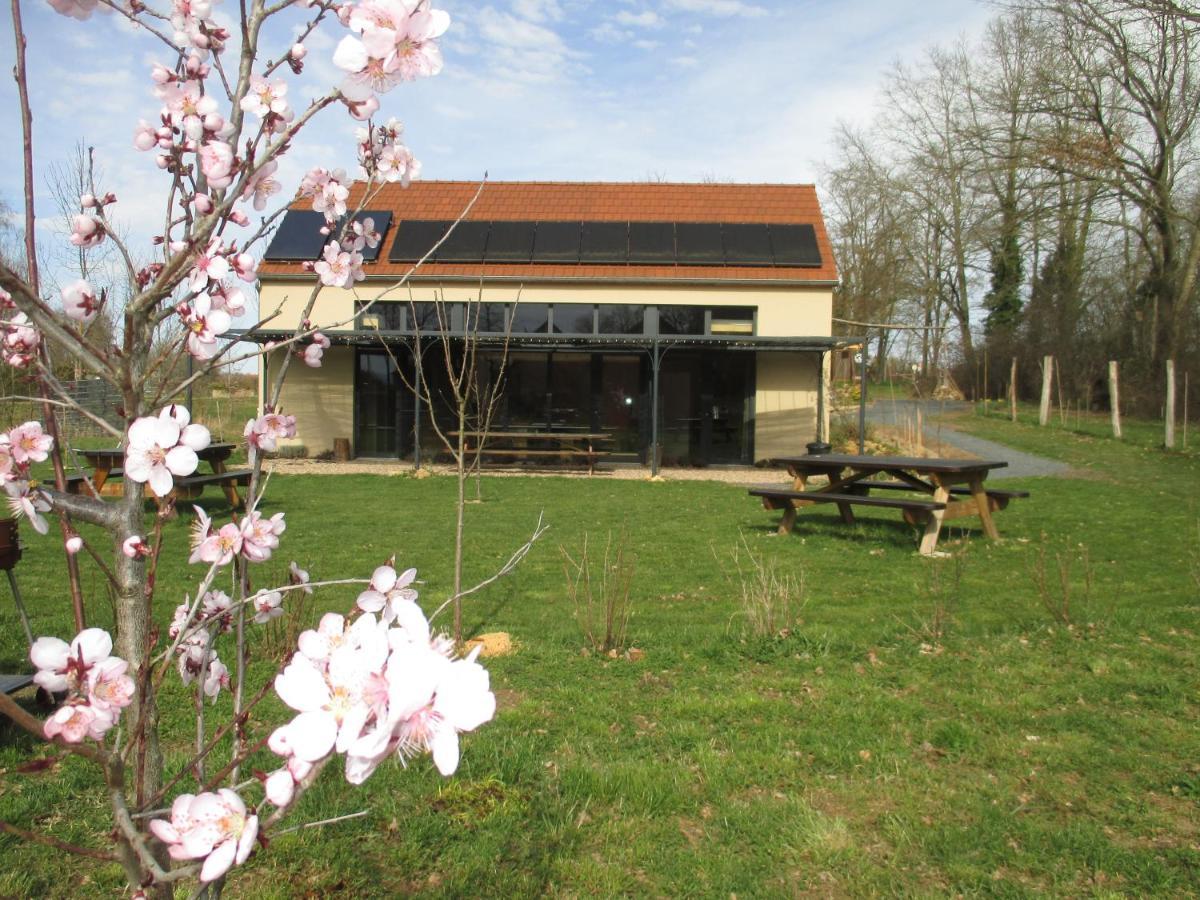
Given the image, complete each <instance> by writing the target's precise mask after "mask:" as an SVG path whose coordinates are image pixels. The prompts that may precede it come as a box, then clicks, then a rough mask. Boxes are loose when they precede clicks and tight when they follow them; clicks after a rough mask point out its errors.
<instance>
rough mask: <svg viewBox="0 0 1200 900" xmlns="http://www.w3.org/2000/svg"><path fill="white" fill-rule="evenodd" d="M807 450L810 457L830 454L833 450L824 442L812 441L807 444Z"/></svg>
mask: <svg viewBox="0 0 1200 900" xmlns="http://www.w3.org/2000/svg"><path fill="white" fill-rule="evenodd" d="M805 449H806V450H808V455H809V456H821V455H822V454H824V453H828V452H829V451H830V450H832V449H833V448H832V447H831V446H829V445H828V444H827V443H825V442H824V441H812V442H811V443H808V444H805Z"/></svg>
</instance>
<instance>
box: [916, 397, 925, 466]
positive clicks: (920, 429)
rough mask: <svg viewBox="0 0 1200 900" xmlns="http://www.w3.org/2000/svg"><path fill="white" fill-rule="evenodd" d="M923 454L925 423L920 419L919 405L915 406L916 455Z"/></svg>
mask: <svg viewBox="0 0 1200 900" xmlns="http://www.w3.org/2000/svg"><path fill="white" fill-rule="evenodd" d="M924 455H925V423H924V422H922V421H921V407H919V406H918V407H917V456H924Z"/></svg>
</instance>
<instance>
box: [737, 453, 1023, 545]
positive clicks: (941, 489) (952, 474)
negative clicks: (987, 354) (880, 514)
mask: <svg viewBox="0 0 1200 900" xmlns="http://www.w3.org/2000/svg"><path fill="white" fill-rule="evenodd" d="M774 462H775V463H776V464H778V465H783V466H786V467H787V470H788V472H789V473H790V474H791V476H792V482H793V483H792V489H791V490H788V489H786V488H775V487H764V488H753V489H751V491H750V493H751V495H753V496H756V497H760V498H761V499H762V503H763V507H764V508H766V509H777V510H782V511H783V519H782V521H781V522H780V524H779V533H780V534H788V533H790V532H791V530H792V526H793V525H794V524H795V522H796V513H797V511H798V510H800V509H802V508H803V507H805V506H811V505H814V504H818V503H836V504H837V507H838V512H839V513H840V514H841V517H842V521H844V522H846V523H847V524H853V523H854V512H853V507H854V506H874V507H882V508H890V509H899V510H901V512H902V513H903V515H904V519H905V521H907V522H908V523H909V524H911V525H924V526H925V531H924V534H923V535H922V536H921V555H922V556H933V555H934V554H935V552H936V550H937V542H938V534H939V533H940V532H941V528H942V523H943V522H945V521H947V520H951V519H958V518H963V517H968V516H970V517H977V518H978V519H979V521H980V524H981V525H982V526H983V532H984V534H986V535H987V536H988V537H989V538H991V539H993V540H995V539H997V538H999V536H1000V535H999V532H998V531H997V530H996V523H995V522H994V521H993V520H992V513H993V512H995V511H997V510H1000V509H1004V508H1005V507H1006V506H1008V503H1009V501H1010V500H1013V499H1016V498H1019V497H1028V496H1029V492H1028V491H1012V490H989V489H987V488H985V487H984V481H985V480H986V479H987V476H988V473H989V472H991V471H992V470H993V469H1000V468H1003V467H1005V466H1007V465H1008V463H1006V462H1004V461H1002V460H988V459H934V458H922V457H914V456H858V455H854V454H841V453H822V454H808V455H806V456H787V457H780V458H778V459H776V460H774ZM881 475H882V476H885V477H884V478H883V479H880V478H878V476H881ZM817 476H825V477H826V478H827V479H828V484H825V485H821V486H820V487H816V488H810V487H809V480H810V479H812V478H815V477H817ZM872 491H883V492H884V493H885V495H884V496H879V495H878V494H872ZM901 495H902V496H901ZM914 495H916V496H914Z"/></svg>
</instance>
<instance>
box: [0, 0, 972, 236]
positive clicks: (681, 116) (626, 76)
mask: <svg viewBox="0 0 1200 900" xmlns="http://www.w3.org/2000/svg"><path fill="white" fill-rule="evenodd" d="M440 5H441V6H442V7H443V8H445V9H446V10H448V11H449V12H450V14H451V17H452V20H453V24H452V25H451V28H450V31H449V32H448V33H447V34H446V36H445V38H444V39H443V50H444V55H445V60H446V67H445V70H444V71H443V73H442V74H441V75H440V76H438V77H436V78H433V79H429V80H426V81H423V82H418V83H415V84H409V85H402V86H400V87H399V88H397V89H396V90H395V91H393V92H391V93H390V94H388V95H386V96H385V97H384V98H383V109H382V114H383V115H384V117H386V116H396V117H398V118H400V119H401V120H402V121H404V123H405V126H406V134H407V139H408V143H409V146H410V147H411V148H412V150H413V151H414V153H415V154H416V155H417V157H418V158H419V159H420V160H421V161H422V164H423V166H424V173H423V174H424V177H426V178H437V179H443V178H454V179H475V178H478V177H480V176H481V175H482V174H483V172H484V171H485V170H486V171H488V172H489V174H490V177H491V178H492V179H494V180H509V179H544V180H589V179H596V180H613V181H621V180H635V181H636V180H644V179H647V178H651V177H654V178H666V179H669V180H672V181H690V180H699V179H702V178H706V177H710V178H716V179H720V180H730V181H755V182H763V181H766V182H811V181H817V182H818V183H819V178H820V165H821V163H822V161H823V160H824V159H825V158H827V156H828V154H829V141H830V137H831V135H832V132H833V129H834V126H835V124H836V123H837V121H838V120H839V119H844V120H849V121H856V122H865V121H868V120H869V119H870V117H871V115H872V113H873V112H874V111H875V109H876V102H877V95H878V87H879V85H880V83H881V77H882V75H883V73H884V72H886V71H887V69H888V68H889V67H890V66H891V65H893V64H894V63H895V62H896V61H897V60H910V61H912V60H916V59H918V58H919V57H920V56H921V54H922V53H923V52H924V50H925V49H926V48H928V47H929V46H930V45H932V44H935V43H948V42H951V41H954V40H957V39H958V38H959V37H960V36H966V37H967V38H974V37H977V36H978V35H979V34H980V32H981V31H982V28H983V26H984V24H985V23H986V21H987V19H988V18H989V17H990V16H991V15H992V14H993V13H994V9H993V8H991V7H989V6H988V5H987V4H985V3H982V2H976V0H924V2H920V3H915V2H905V0H840V2H833V0H825V2H818V0H791V2H787V0H609V2H591V0H496V2H490V3H479V2H466V0H445V2H443V3H441V4H440ZM218 9H220V7H218ZM235 10H236V6H234V5H232V4H230V3H229V2H228V0H227V2H226V5H225V9H222V10H220V13H219V14H218V20H222V19H223V20H224V21H229V18H228V17H229V16H230V15H231V14H232V13H233V12H234V11H235ZM24 15H25V19H26V30H27V32H28V36H29V62H30V67H31V80H32V91H33V99H34V106H35V165H36V167H37V177H38V179H39V198H38V204H39V213H40V214H42V215H48V214H50V213H51V206H50V204H49V200H48V199H47V197H46V192H45V188H44V185H43V184H42V179H44V177H45V175H46V172H47V169H48V166H49V165H50V164H51V163H53V162H56V161H62V160H63V159H64V158H65V156H66V155H67V154H68V152H69V150H70V148H71V146H72V145H73V144H74V143H75V142H77V141H80V140H83V141H86V142H88V143H90V144H93V145H95V147H96V151H97V159H98V162H99V165H100V167H101V169H102V171H103V173H104V175H105V181H104V184H103V185H102V188H103V189H108V190H113V191H115V192H116V193H117V195H118V197H119V199H120V201H121V202H120V203H119V204H118V208H117V209H116V210H115V212H117V213H118V214H119V215H122V216H124V217H125V220H126V221H127V222H128V223H129V225H130V227H131V230H132V232H133V234H134V235H138V234H140V233H144V229H143V227H141V225H140V223H142V222H147V223H148V222H149V221H153V220H152V219H149V218H148V217H149V216H154V218H155V219H157V218H158V217H160V216H161V211H159V212H157V214H155V212H154V210H155V207H154V205H153V200H154V198H155V194H154V190H153V188H154V187H155V186H156V185H158V184H165V178H164V176H162V175H161V173H159V172H158V170H157V169H156V168H155V167H154V163H153V158H152V157H153V154H139V153H136V152H135V151H133V149H132V144H131V141H132V135H133V129H134V127H135V125H136V124H137V120H138V119H139V118H144V119H147V120H151V121H152V120H153V119H154V118H155V117H156V112H157V109H158V103H157V102H156V101H155V99H154V97H153V94H152V92H151V85H150V80H149V77H148V73H149V68H150V64H151V63H152V62H153V61H155V60H164V61H165V58H164V56H163V54H161V53H160V52H159V49H158V46H156V42H155V41H154V40H153V39H152V38H150V37H149V36H148V35H145V34H137V33H134V32H133V30H132V29H131V28H130V27H129V26H128V25H127V24H124V23H123V22H122V21H121V20H120V19H119V18H118V17H116V16H112V15H103V14H96V15H94V16H93V17H92V18H91V19H90V20H89V21H87V22H83V23H79V22H75V21H73V20H70V19H66V18H63V17H61V16H59V15H57V14H55V13H54V12H53V11H52V10H51V9H50V7H49V6H48V5H47V4H46V3H45V2H43V0H27V2H26V4H25V6H24ZM5 20H6V26H5V28H4V30H5V32H7V33H6V34H5V36H4V38H3V40H2V41H0V68H2V69H3V71H4V72H6V73H7V72H9V71H11V68H12V61H13V42H12V36H11V24H7V15H6V16H5ZM290 21H291V22H293V23H294V22H298V21H299V16H298V14H297V15H296V16H295V17H294V18H293V19H291V20H290ZM287 27H288V26H286V25H284V26H281V27H279V28H277V29H276V31H275V32H273V33H271V34H270V35H269V37H270V38H272V39H273V40H271V41H270V42H269V43H270V44H271V45H272V50H274V51H275V52H280V51H281V50H282V48H286V47H287V46H288V45H290V43H291V40H290V35H289V34H288V32H287ZM345 33H346V32H345V31H344V29H340V28H338V27H337V26H336V25H334V26H333V27H329V28H327V30H326V31H325V32H324V34H319V35H316V36H314V37H313V38H311V39H310V40H309V41H308V47H309V51H310V52H309V56H308V59H307V60H306V67H305V72H304V76H303V78H302V80H301V82H300V83H299V84H297V85H294V86H293V87H292V88H291V92H292V100H293V105H294V106H296V105H299V104H298V102H297V101H298V99H299V98H300V97H303V96H311V95H314V94H316V93H317V92H318V91H319V90H321V89H323V88H324V87H326V86H328V85H329V84H331V83H336V81H337V80H338V73H337V71H336V70H335V69H334V67H333V65H332V63H331V61H330V60H331V57H332V53H333V49H334V46H335V45H336V42H337V41H338V40H340V38H341V36H342V35H344V34H345ZM269 55H272V56H274V55H275V53H271V54H269ZM0 110H2V111H3V122H4V127H3V128H0V154H2V158H3V159H4V160H6V161H7V162H8V163H9V165H6V166H4V167H3V168H2V169H0V196H2V197H3V198H4V199H5V200H6V201H7V202H8V203H9V205H10V206H16V205H17V203H18V201H19V199H20V196H21V183H20V168H19V166H18V165H17V162H18V161H19V159H20V129H19V120H18V115H17V99H16V90H15V87H14V86H13V84H12V81H11V79H9V78H7V77H5V78H4V79H3V80H2V81H0ZM356 124H357V123H354V122H353V121H352V120H351V119H350V118H349V116H347V115H345V113H344V112H342V111H340V110H328V111H326V112H325V114H324V115H323V118H322V119H320V120H318V125H317V127H316V128H312V129H310V131H309V132H308V135H307V138H305V139H304V140H302V141H301V143H300V144H298V146H297V148H296V149H297V152H295V153H294V154H292V155H291V158H290V161H289V162H288V163H287V164H286V165H284V166H283V167H281V175H282V176H283V181H284V185H285V190H286V191H287V192H289V193H290V192H291V191H292V190H293V189H294V187H295V185H296V183H297V182H298V180H299V177H300V175H301V173H302V172H303V171H304V170H305V169H307V168H308V167H310V166H312V165H318V164H320V165H325V166H328V167H335V166H343V167H346V168H348V169H349V168H352V167H353V161H354V156H353V134H354V128H355V125H356ZM146 227H147V228H148V227H150V226H148V225H147V226H146ZM39 230H40V229H39ZM47 237H48V235H47Z"/></svg>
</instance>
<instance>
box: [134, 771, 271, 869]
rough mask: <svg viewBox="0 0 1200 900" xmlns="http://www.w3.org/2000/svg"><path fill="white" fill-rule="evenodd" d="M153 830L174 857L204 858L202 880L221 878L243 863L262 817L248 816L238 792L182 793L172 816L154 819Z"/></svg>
mask: <svg viewBox="0 0 1200 900" xmlns="http://www.w3.org/2000/svg"><path fill="white" fill-rule="evenodd" d="M150 830H151V831H152V832H154V835H155V836H156V837H157V838H158V839H159V840H161V841H162V842H163V843H164V844H166V845H167V851H168V853H170V855H171V858H172V859H203V860H204V864H203V866H201V868H200V880H201V881H202V882H205V883H208V882H210V881H214V880H216V879H217V878H220V877H221V876H222V875H224V874H225V873H226V872H228V871H229V869H230V868H231V867H233V866H234V865H241V864H242V863H244V862H245V861H246V859H247V858H248V857H249V856H250V852H251V851H252V850H253V849H254V842H255V839H256V838H257V837H258V816H257V815H252V814H250V815H248V814H247V811H246V804H245V803H244V802H243V801H242V798H241V797H239V796H238V795H237V794H236V793H235V792H234V791H232V790H230V789H229V788H221V789H220V790H219V791H217V792H216V793H210V792H206V793H202V794H197V795H193V794H180V795H179V796H178V797H176V798H175V802H174V803H173V804H172V805H171V818H170V820H167V819H153V820H151V822H150Z"/></svg>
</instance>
